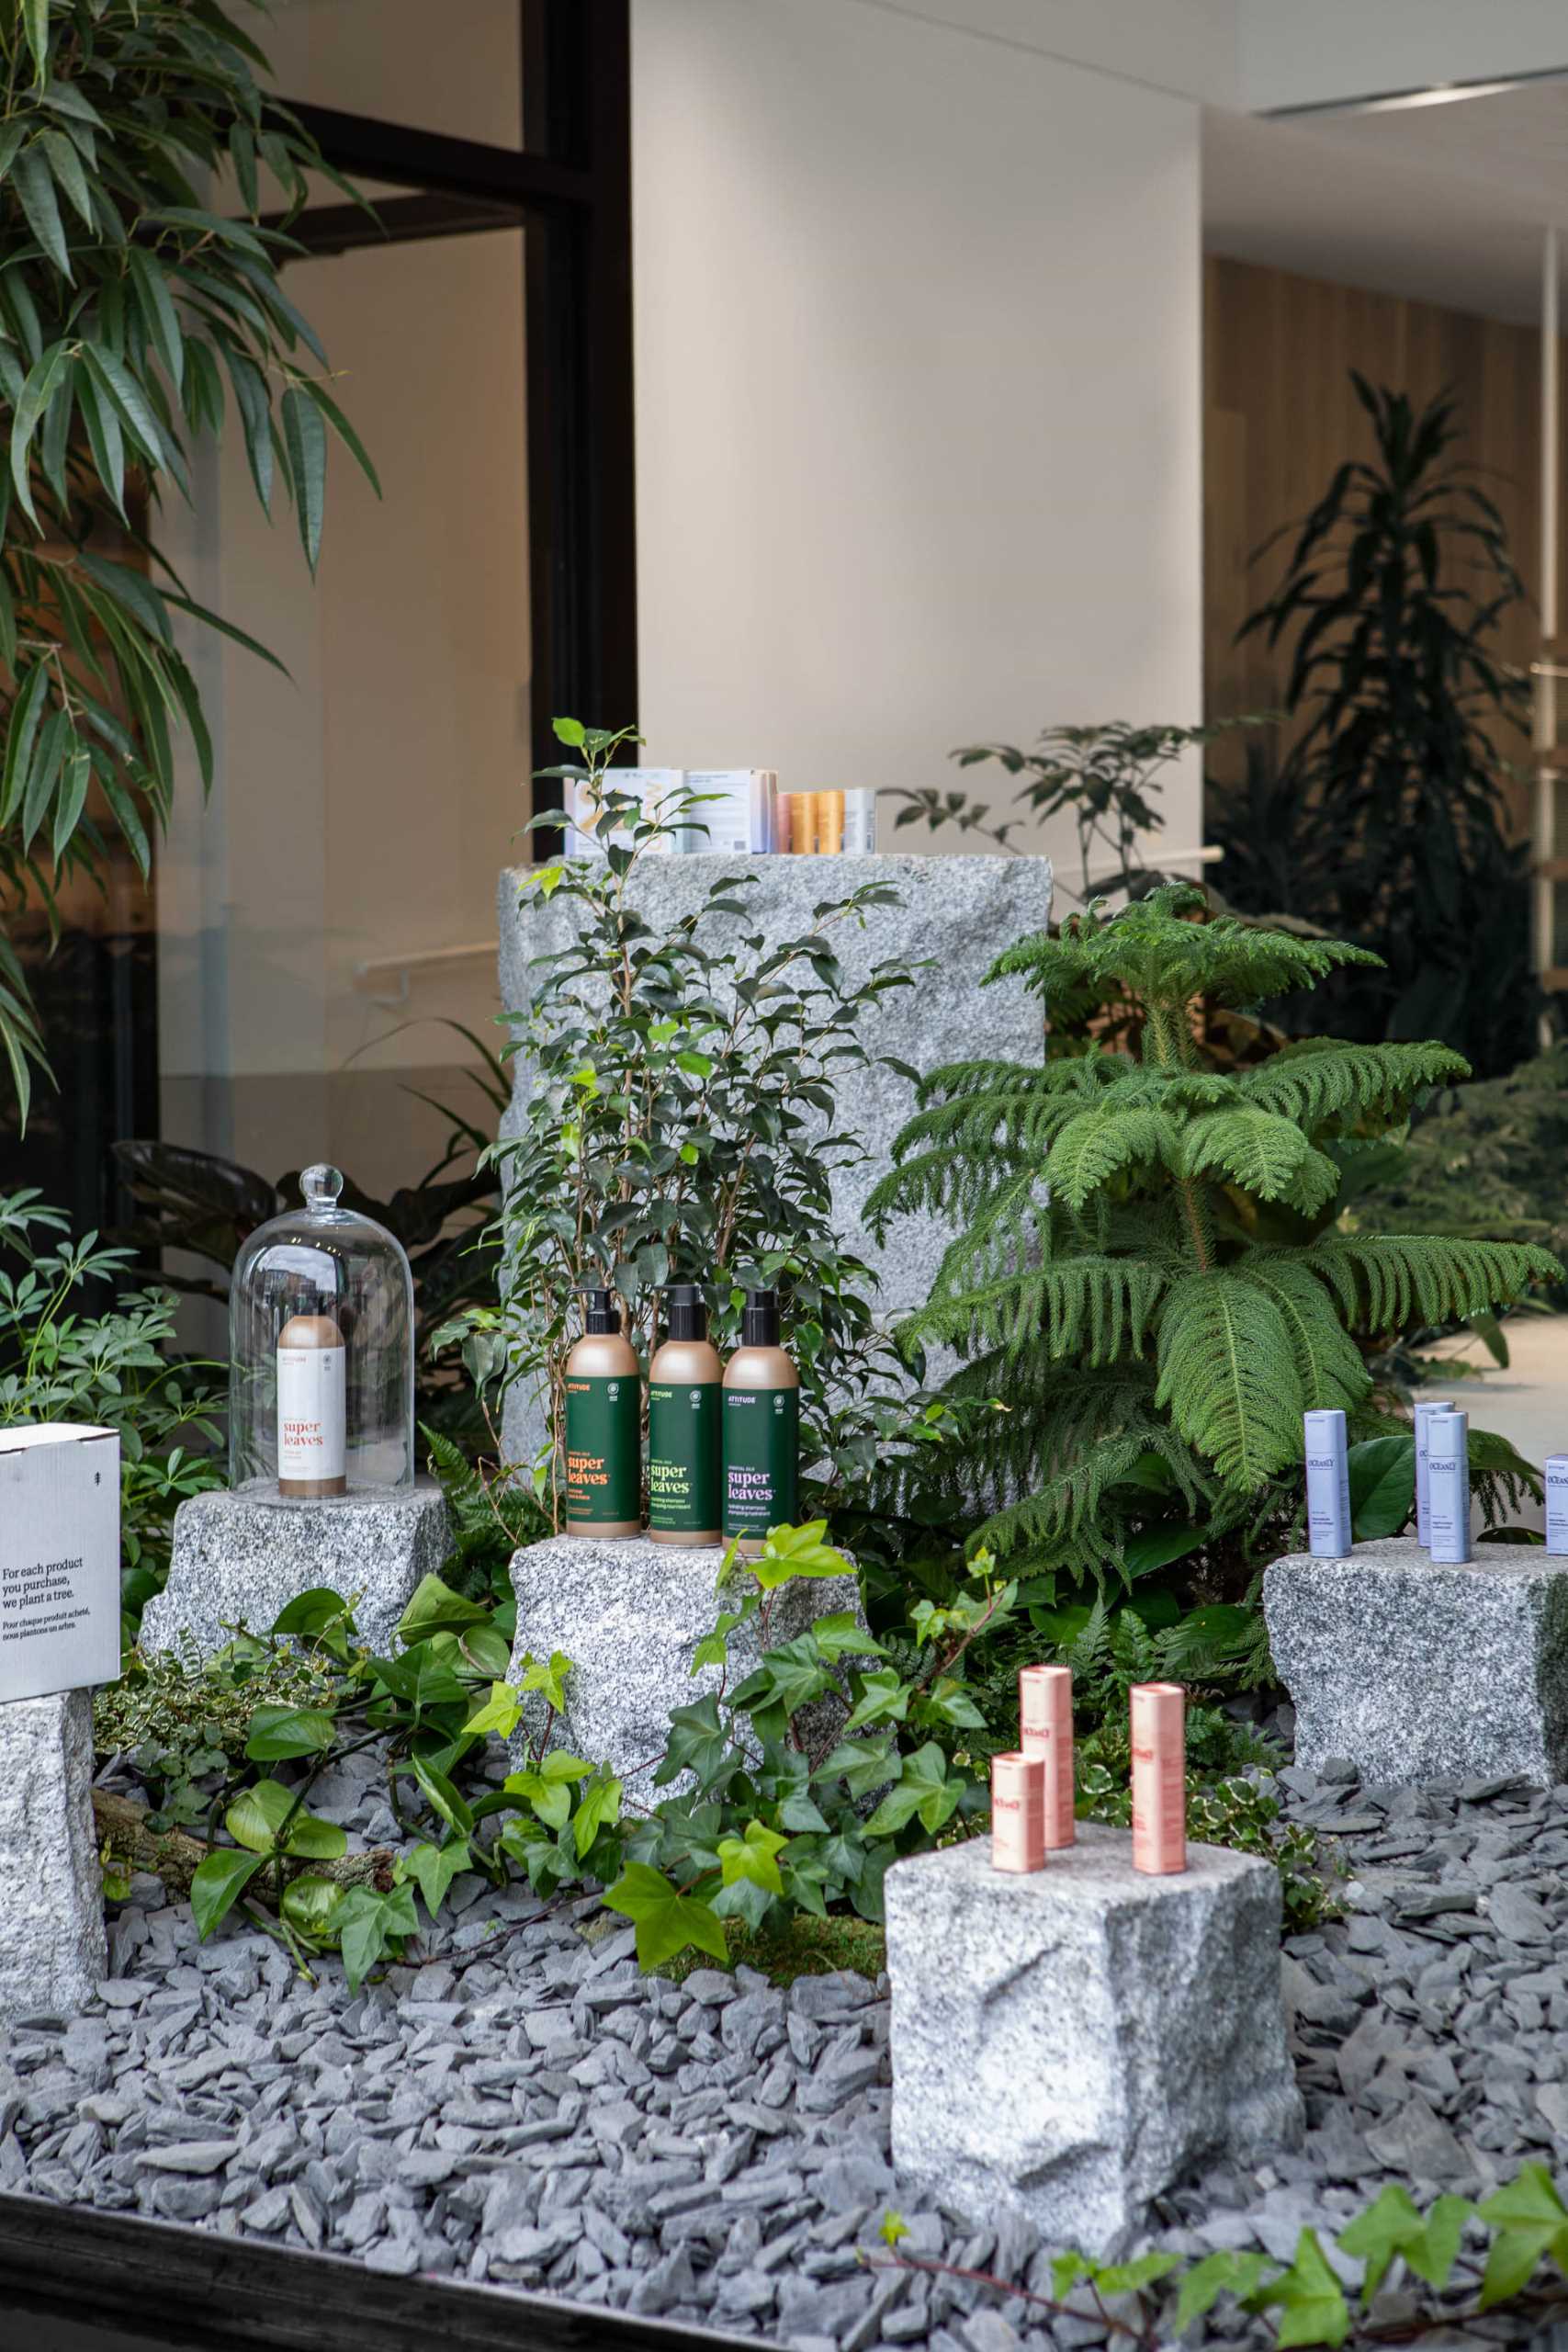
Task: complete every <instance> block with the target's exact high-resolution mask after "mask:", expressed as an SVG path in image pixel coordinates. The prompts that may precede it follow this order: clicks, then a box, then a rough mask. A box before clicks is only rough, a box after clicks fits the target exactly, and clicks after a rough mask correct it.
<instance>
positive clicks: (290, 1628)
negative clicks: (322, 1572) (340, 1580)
mask: <svg viewBox="0 0 1568 2352" xmlns="http://www.w3.org/2000/svg"><path fill="white" fill-rule="evenodd" d="M349 1614H350V1612H349V1604H348V1602H347V1601H346V1600H344V1597H343V1595H342V1593H341V1592H334V1591H333V1589H332V1587H331V1586H330V1585H325V1584H318V1585H312V1586H311V1587H310V1590H309V1591H308V1592H297V1593H296V1594H295V1596H294V1598H293V1600H291V1601H289V1602H288V1605H287V1606H286V1607H285V1608H283V1609H280V1610H279V1611H278V1612H277V1615H276V1617H275V1618H274V1619H273V1621H272V1630H273V1632H274V1633H275V1634H302V1635H307V1636H308V1635H310V1634H324V1633H326V1632H327V1630H328V1629H329V1627H331V1626H333V1625H336V1624H338V1623H343V1622H344V1621H346V1620H348V1619H349Z"/></svg>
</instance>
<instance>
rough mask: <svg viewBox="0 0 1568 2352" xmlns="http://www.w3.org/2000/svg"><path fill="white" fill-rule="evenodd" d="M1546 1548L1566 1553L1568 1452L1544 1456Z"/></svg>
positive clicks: (1567, 1532) (1567, 1550)
mask: <svg viewBox="0 0 1568 2352" xmlns="http://www.w3.org/2000/svg"><path fill="white" fill-rule="evenodd" d="M1546 1548H1547V1550H1548V1551H1549V1552H1554V1553H1556V1554H1557V1555H1558V1556H1559V1557H1560V1558H1561V1556H1562V1555H1563V1554H1564V1553H1568V1453H1549V1454H1548V1455H1547V1457H1546Z"/></svg>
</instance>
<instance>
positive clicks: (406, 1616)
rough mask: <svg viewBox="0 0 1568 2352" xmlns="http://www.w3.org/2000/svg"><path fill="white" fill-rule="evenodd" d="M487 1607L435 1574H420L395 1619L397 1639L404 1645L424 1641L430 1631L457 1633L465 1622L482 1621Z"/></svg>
mask: <svg viewBox="0 0 1568 2352" xmlns="http://www.w3.org/2000/svg"><path fill="white" fill-rule="evenodd" d="M490 1613H491V1612H490V1611H489V1610H488V1609H487V1608H485V1607H484V1606H483V1605H482V1603H480V1602H479V1601H477V1600H464V1599H463V1597H462V1595H461V1593H457V1592H454V1591H453V1589H452V1588H451V1586H450V1585H448V1584H443V1582H442V1581H441V1578H440V1577H437V1576H425V1577H421V1578H420V1580H419V1583H418V1584H417V1585H416V1586H415V1587H414V1592H413V1598H412V1600H411V1601H410V1602H409V1605H408V1607H407V1608H406V1609H405V1610H404V1611H403V1613H402V1615H401V1616H400V1618H399V1620H398V1639H399V1640H400V1642H401V1643H402V1644H403V1645H404V1647H405V1648H408V1649H412V1647H413V1645H414V1644H415V1643H416V1642H427V1641H428V1640H429V1639H430V1637H431V1635H432V1634H460V1633H461V1632H463V1630H464V1628H465V1627H467V1626H468V1625H479V1624H482V1623H485V1622H486V1621H487V1620H488V1618H489V1616H490Z"/></svg>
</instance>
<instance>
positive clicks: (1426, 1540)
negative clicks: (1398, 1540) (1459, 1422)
mask: <svg viewBox="0 0 1568 2352" xmlns="http://www.w3.org/2000/svg"><path fill="white" fill-rule="evenodd" d="M1453 1409H1454V1406H1453V1400H1452V1398H1451V1397H1431V1398H1421V1399H1419V1400H1418V1401H1417V1403H1416V1541H1417V1542H1418V1543H1421V1544H1427V1546H1430V1544H1431V1541H1432V1506H1431V1498H1430V1497H1429V1495H1428V1494H1427V1422H1428V1421H1429V1420H1431V1419H1433V1417H1434V1416H1435V1415H1436V1414H1438V1413H1451V1412H1452V1411H1453Z"/></svg>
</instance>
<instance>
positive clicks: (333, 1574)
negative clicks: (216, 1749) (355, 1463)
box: [141, 1478, 447, 1657]
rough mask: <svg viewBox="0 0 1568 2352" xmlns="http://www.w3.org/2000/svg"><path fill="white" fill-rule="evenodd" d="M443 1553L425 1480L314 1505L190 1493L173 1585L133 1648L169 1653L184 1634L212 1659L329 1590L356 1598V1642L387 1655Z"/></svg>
mask: <svg viewBox="0 0 1568 2352" xmlns="http://www.w3.org/2000/svg"><path fill="white" fill-rule="evenodd" d="M446 1548H447V1528H446V1503H445V1502H444V1500H443V1499H442V1495H441V1489H440V1487H438V1486H437V1485H436V1484H435V1482H434V1479H432V1478H420V1479H417V1480H416V1481H415V1483H414V1484H413V1485H412V1487H394V1488H390V1489H387V1488H383V1489H381V1490H379V1491H378V1492H375V1493H370V1492H363V1493H358V1494H356V1493H354V1492H352V1491H351V1492H350V1493H348V1494H346V1495H343V1496H336V1497H333V1498H330V1499H328V1500H325V1501H321V1502H284V1501H282V1500H281V1499H276V1498H275V1499H273V1500H270V1501H269V1500H267V1499H265V1498H264V1497H262V1496H258V1495H256V1494H254V1493H252V1492H244V1493H241V1494H237V1495H236V1494H228V1493H216V1494H209V1495H193V1496H192V1497H191V1498H190V1500H189V1501H188V1502H183V1503H182V1504H181V1505H180V1507H179V1510H178V1511H177V1512H176V1513H175V1541H174V1556H173V1560H172V1562H171V1565H170V1568H169V1580H168V1583H167V1584H166V1585H165V1587H164V1590H163V1591H162V1592H161V1593H158V1594H157V1595H155V1597H154V1598H153V1599H152V1600H150V1601H149V1602H148V1604H147V1608H146V1611H145V1612H144V1614H143V1616H142V1620H141V1646H142V1648H143V1649H144V1650H172V1649H175V1648H176V1647H178V1646H179V1643H180V1637H181V1635H182V1634H188V1636H189V1637H190V1639H191V1640H192V1641H193V1642H194V1643H195V1644H196V1646H197V1649H198V1650H199V1651H200V1653H201V1655H202V1656H203V1657H209V1656H210V1655H211V1653H212V1652H213V1651H214V1650H219V1649H221V1648H222V1647H223V1645H224V1644H225V1643H226V1642H227V1641H229V1640H230V1639H231V1628H232V1627H234V1626H235V1625H240V1624H243V1625H245V1626H247V1627H248V1628H249V1629H250V1631H251V1632H252V1633H253V1634H265V1633H266V1632H267V1631H268V1630H269V1629H270V1627H271V1625H272V1623H273V1621H274V1619H275V1618H276V1616H277V1614H278V1612H279V1611H280V1610H282V1609H283V1608H284V1607H285V1605H286V1604H287V1603H288V1601H290V1600H294V1599H295V1597H296V1596H297V1595H298V1594H299V1593H301V1592H309V1591H310V1589H311V1588H312V1587H313V1586H316V1585H326V1586H329V1587H330V1588H331V1589H332V1590H333V1592H340V1593H342V1594H343V1596H344V1599H345V1600H347V1599H348V1598H349V1597H350V1596H351V1595H355V1594H357V1595H358V1596H359V1597H358V1599H357V1600H356V1601H355V1611H354V1622H355V1626H356V1628H357V1630H358V1633H359V1636H360V1639H361V1640H362V1641H364V1642H366V1643H367V1644H368V1645H369V1646H370V1647H371V1648H372V1649H373V1650H376V1651H378V1652H379V1653H381V1654H382V1655H385V1654H386V1653H387V1652H388V1651H389V1649H390V1647H391V1645H392V1637H393V1634H394V1632H395V1630H396V1627H397V1623H398V1620H399V1618H400V1616H401V1615H402V1613H403V1611H404V1610H405V1609H406V1608H407V1607H408V1604H409V1602H410V1600H412V1598H413V1594H414V1590H415V1588H416V1587H417V1585H418V1584H419V1582H420V1579H421V1577H425V1576H436V1575H439V1574H440V1571H441V1565H442V1562H443V1561H444V1560H445V1559H446Z"/></svg>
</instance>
